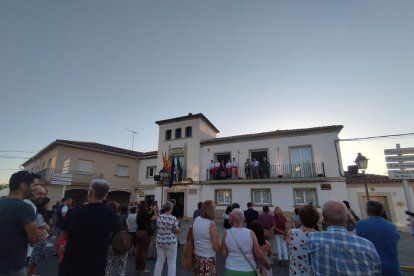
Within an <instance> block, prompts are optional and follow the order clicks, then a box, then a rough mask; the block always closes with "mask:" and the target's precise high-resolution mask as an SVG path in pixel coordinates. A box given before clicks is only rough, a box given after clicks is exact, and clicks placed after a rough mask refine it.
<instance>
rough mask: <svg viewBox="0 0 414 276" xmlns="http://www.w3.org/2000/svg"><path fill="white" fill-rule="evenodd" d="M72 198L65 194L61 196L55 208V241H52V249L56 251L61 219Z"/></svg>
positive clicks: (63, 217) (60, 232)
mask: <svg viewBox="0 0 414 276" xmlns="http://www.w3.org/2000/svg"><path fill="white" fill-rule="evenodd" d="M72 202H73V199H72V198H71V197H68V196H65V197H63V198H62V200H61V203H60V204H59V205H58V206H57V208H56V221H55V235H56V239H55V243H54V247H53V248H54V251H55V252H56V250H57V248H56V246H57V244H56V242H57V237H59V236H60V235H61V234H62V230H61V227H62V223H63V220H64V219H65V217H66V213H67V212H68V210H69V207H70V206H72Z"/></svg>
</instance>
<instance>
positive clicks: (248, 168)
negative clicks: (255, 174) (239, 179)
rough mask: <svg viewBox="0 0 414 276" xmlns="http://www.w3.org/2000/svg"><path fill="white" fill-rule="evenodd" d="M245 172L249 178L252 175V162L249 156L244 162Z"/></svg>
mask: <svg viewBox="0 0 414 276" xmlns="http://www.w3.org/2000/svg"><path fill="white" fill-rule="evenodd" d="M244 173H245V174H246V178H247V179H250V178H251V177H252V163H251V162H250V159H249V158H247V159H246V162H244Z"/></svg>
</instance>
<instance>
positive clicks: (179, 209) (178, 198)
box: [168, 192, 184, 218]
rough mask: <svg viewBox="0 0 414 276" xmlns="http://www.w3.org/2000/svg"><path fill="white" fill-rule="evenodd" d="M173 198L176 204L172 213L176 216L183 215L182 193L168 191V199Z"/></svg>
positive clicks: (181, 216) (180, 216)
mask: <svg viewBox="0 0 414 276" xmlns="http://www.w3.org/2000/svg"><path fill="white" fill-rule="evenodd" d="M171 199H174V200H175V202H176V204H177V205H176V206H174V209H173V212H172V215H173V216H175V217H176V218H183V217H184V193H183V192H181V193H168V200H171Z"/></svg>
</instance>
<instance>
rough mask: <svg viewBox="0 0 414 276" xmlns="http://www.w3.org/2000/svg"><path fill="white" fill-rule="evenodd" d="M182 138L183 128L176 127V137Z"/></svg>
mask: <svg viewBox="0 0 414 276" xmlns="http://www.w3.org/2000/svg"><path fill="white" fill-rule="evenodd" d="M179 138H181V128H176V129H175V139H179Z"/></svg>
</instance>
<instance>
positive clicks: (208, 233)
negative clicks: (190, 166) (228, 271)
mask: <svg viewBox="0 0 414 276" xmlns="http://www.w3.org/2000/svg"><path fill="white" fill-rule="evenodd" d="M215 209H216V206H215V204H214V202H213V201H212V200H206V201H204V202H203V204H202V205H201V211H200V213H201V214H200V216H199V217H197V218H196V219H195V221H194V223H193V238H194V257H193V275H203V276H214V275H216V252H217V251H218V250H219V249H220V245H219V241H218V234H217V227H216V224H215V223H214V220H215V219H216V211H215Z"/></svg>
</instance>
